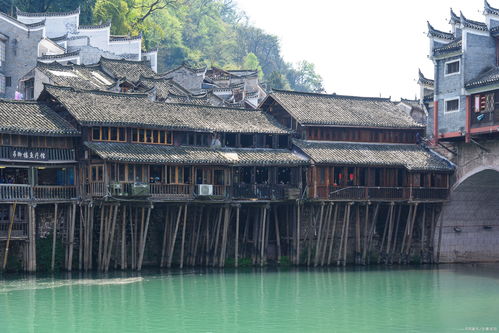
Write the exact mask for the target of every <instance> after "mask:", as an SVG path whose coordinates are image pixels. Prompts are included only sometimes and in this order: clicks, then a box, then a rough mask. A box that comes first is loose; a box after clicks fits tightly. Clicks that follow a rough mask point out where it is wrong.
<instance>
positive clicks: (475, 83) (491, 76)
mask: <svg viewBox="0 0 499 333" xmlns="http://www.w3.org/2000/svg"><path fill="white" fill-rule="evenodd" d="M497 82H499V67H492V68H490V69H489V70H487V71H485V72H484V73H481V74H479V75H478V77H476V78H474V79H473V80H471V81H468V82H467V83H466V84H465V87H466V88H476V87H482V86H486V85H489V84H491V83H497Z"/></svg>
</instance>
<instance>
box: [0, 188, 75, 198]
mask: <svg viewBox="0 0 499 333" xmlns="http://www.w3.org/2000/svg"><path fill="white" fill-rule="evenodd" d="M76 198H77V193H76V186H49V185H36V186H31V185H27V184H0V201H11V202H12V201H36V200H40V201H46V200H49V201H52V200H53V201H58V200H71V199H76Z"/></svg>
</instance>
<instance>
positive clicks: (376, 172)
mask: <svg viewBox="0 0 499 333" xmlns="http://www.w3.org/2000/svg"><path fill="white" fill-rule="evenodd" d="M374 186H381V170H380V169H374Z"/></svg>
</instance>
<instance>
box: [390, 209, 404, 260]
mask: <svg viewBox="0 0 499 333" xmlns="http://www.w3.org/2000/svg"><path fill="white" fill-rule="evenodd" d="M402 208H403V206H402V205H400V206H398V207H396V210H397V218H396V219H395V222H394V223H395V232H394V233H393V244H392V248H391V250H390V253H389V254H388V263H389V264H390V265H391V264H393V257H394V255H395V250H396V248H397V240H398V234H399V226H400V216H401V215H402Z"/></svg>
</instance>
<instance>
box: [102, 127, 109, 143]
mask: <svg viewBox="0 0 499 333" xmlns="http://www.w3.org/2000/svg"><path fill="white" fill-rule="evenodd" d="M102 140H104V141H106V140H109V127H102Z"/></svg>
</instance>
